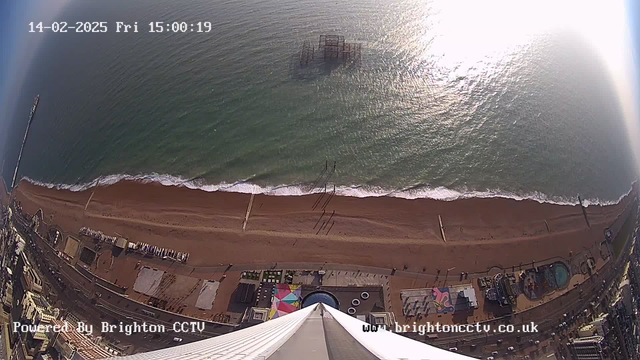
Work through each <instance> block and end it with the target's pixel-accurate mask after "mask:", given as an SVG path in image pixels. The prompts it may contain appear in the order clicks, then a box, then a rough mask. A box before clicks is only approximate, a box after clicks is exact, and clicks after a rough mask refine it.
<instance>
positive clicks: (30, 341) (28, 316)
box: [14, 291, 59, 358]
mask: <svg viewBox="0 0 640 360" xmlns="http://www.w3.org/2000/svg"><path fill="white" fill-rule="evenodd" d="M21 307H22V309H21V310H22V311H21V316H20V320H19V321H20V323H22V324H27V325H32V326H34V328H33V329H31V330H30V331H28V332H25V333H23V332H19V333H17V334H16V336H17V337H19V338H20V339H19V341H16V343H18V344H20V346H19V347H15V346H14V351H17V352H21V353H22V354H23V355H24V357H25V358H28V357H33V356H36V355H37V354H38V353H41V352H44V351H46V350H47V348H48V347H49V344H50V342H51V341H50V340H51V339H50V336H49V335H50V334H49V333H48V332H47V331H46V330H45V329H46V327H45V325H48V324H51V323H52V321H54V320H55V319H56V317H57V316H58V315H59V310H58V309H56V308H54V307H52V306H51V305H50V304H49V303H48V302H47V300H45V299H44V298H43V297H42V296H41V295H40V294H35V293H33V292H31V291H27V292H26V293H25V294H24V296H23V298H22V301H21ZM14 321H15V320H14ZM40 325H42V326H40ZM34 329H35V330H34Z"/></svg>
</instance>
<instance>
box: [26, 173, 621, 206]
mask: <svg viewBox="0 0 640 360" xmlns="http://www.w3.org/2000/svg"><path fill="white" fill-rule="evenodd" d="M22 180H26V181H28V182H30V183H32V184H34V185H38V186H43V187H47V188H50V189H65V190H70V191H83V190H87V189H90V188H92V187H93V186H95V185H96V184H97V183H99V184H100V186H107V185H113V184H115V183H118V182H120V181H136V182H140V183H159V184H162V185H164V186H182V187H186V188H189V189H200V190H204V191H207V192H214V191H226V192H237V193H245V194H267V195H274V196H300V195H307V194H314V193H319V192H322V191H323V190H324V189H319V188H316V189H308V186H305V185H302V184H294V185H278V186H268V187H265V186H260V185H257V184H253V183H250V182H248V181H238V182H235V183H225V182H223V183H219V184H207V183H205V182H204V181H202V180H200V179H195V180H193V179H185V178H182V177H179V176H173V175H166V174H157V173H152V174H148V175H127V174H114V175H107V176H102V177H100V178H98V179H95V180H93V181H91V182H88V183H82V184H51V183H45V182H41V181H37V180H33V179H31V178H29V177H26V176H25V177H23V178H22ZM327 190H329V188H327ZM630 192H631V189H629V191H628V192H627V193H625V194H623V195H622V196H620V198H619V199H618V200H617V201H603V200H600V199H583V204H584V205H585V206H589V205H613V204H617V203H618V202H620V201H621V200H622V199H623V198H624V197H625V196H627V195H628V194H629V193H630ZM336 194H337V195H342V196H351V197H359V198H363V197H380V196H390V197H397V198H403V199H423V198H428V199H435V200H443V201H453V200H457V199H469V198H505V199H514V200H534V201H537V202H539V203H549V204H558V205H576V204H577V203H578V201H577V198H575V197H560V196H548V195H546V194H543V193H541V192H531V193H526V194H516V193H511V192H505V191H501V190H489V191H473V190H469V191H467V190H453V189H448V188H445V187H436V188H428V187H421V186H416V187H412V188H410V189H400V190H389V189H385V188H382V187H373V186H362V185H358V186H356V185H353V186H337V187H336Z"/></svg>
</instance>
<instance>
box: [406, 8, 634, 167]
mask: <svg viewBox="0 0 640 360" xmlns="http://www.w3.org/2000/svg"><path fill="white" fill-rule="evenodd" d="M426 7H427V10H424V11H425V15H430V14H433V15H435V16H423V17H422V18H423V19H424V21H423V23H422V24H421V34H422V35H423V36H422V38H421V39H419V40H418V45H417V46H418V47H419V49H417V50H418V51H423V52H424V56H423V57H422V58H423V59H426V58H428V57H431V58H432V59H433V57H434V56H435V59H436V62H435V64H433V65H435V68H436V69H437V72H439V73H440V78H441V79H442V80H445V79H446V78H451V77H452V76H454V77H456V76H464V75H466V74H468V73H469V72H473V71H474V69H476V68H482V69H483V71H487V69H491V68H493V69H496V70H497V69H500V68H501V67H499V66H493V65H495V64H497V63H499V62H501V61H505V60H508V59H509V55H510V54H512V53H514V52H518V50H519V49H523V48H527V47H528V46H532V45H534V44H535V41H536V38H539V37H541V36H544V35H545V34H551V33H559V32H566V33H573V34H575V35H578V36H580V37H581V38H583V39H584V41H585V43H587V44H589V45H590V46H591V47H592V50H593V53H594V54H597V56H598V57H599V58H600V59H599V60H600V61H601V62H602V63H603V64H604V66H605V68H606V70H607V71H608V73H609V76H610V78H611V79H612V82H613V83H614V86H615V88H616V92H617V95H618V100H619V102H620V107H621V109H622V113H623V115H624V118H625V119H624V120H625V124H626V127H627V131H628V133H629V142H630V145H631V147H632V151H633V154H634V157H635V159H636V167H637V168H640V166H639V165H640V142H639V141H638V135H640V125H639V124H638V121H639V119H638V108H637V101H636V99H637V97H636V94H637V86H636V82H635V81H633V79H636V73H635V71H636V70H635V66H634V60H633V56H632V45H631V37H630V31H629V26H628V20H627V17H628V16H627V13H626V11H627V10H626V7H625V3H624V0H587V1H584V0H541V1H512V0H493V1H467V0H446V1H435V2H432V3H428V5H427V6H426ZM434 34H435V35H434ZM489 71H491V70H489ZM436 78H438V76H436Z"/></svg>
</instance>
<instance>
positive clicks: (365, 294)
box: [360, 291, 369, 300]
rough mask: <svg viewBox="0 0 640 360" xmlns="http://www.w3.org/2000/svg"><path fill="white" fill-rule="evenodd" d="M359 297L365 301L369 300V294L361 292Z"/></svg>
mask: <svg viewBox="0 0 640 360" xmlns="http://www.w3.org/2000/svg"><path fill="white" fill-rule="evenodd" d="M360 297H361V298H362V300H367V299H368V298H369V293H368V292H366V291H363V292H362V294H360Z"/></svg>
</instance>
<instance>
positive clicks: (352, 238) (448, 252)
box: [14, 181, 631, 273]
mask: <svg viewBox="0 0 640 360" xmlns="http://www.w3.org/2000/svg"><path fill="white" fill-rule="evenodd" d="M92 192H93V189H89V190H86V191H82V192H72V191H68V190H55V189H49V188H44V187H40V186H35V185H33V184H30V183H28V182H26V181H22V182H20V184H19V185H18V187H17V188H16V189H15V190H14V195H15V196H16V198H17V200H18V201H19V202H20V203H21V205H22V207H23V209H24V211H26V212H28V213H30V214H33V213H35V212H36V211H37V210H38V208H42V209H43V211H44V215H45V221H46V222H47V223H49V224H56V225H58V226H60V227H61V228H62V229H63V230H64V231H65V232H66V233H77V232H78V230H79V229H80V227H82V226H86V227H91V228H94V229H99V230H102V231H104V232H105V233H107V234H110V235H114V234H115V233H118V234H121V235H123V236H125V237H127V238H129V240H130V241H144V242H147V243H150V244H154V245H159V246H163V247H171V248H173V249H176V250H178V251H187V252H190V253H191V256H190V258H189V264H190V265H193V266H215V265H219V264H228V263H234V264H251V263H265V262H278V261H282V262H292V261H295V262H329V263H342V264H355V265H364V266H379V267H389V268H390V267H397V268H399V269H401V268H402V267H403V266H405V265H406V266H408V270H410V271H411V270H414V271H422V269H423V268H426V271H427V272H428V273H434V272H435V271H436V270H435V269H446V268H448V267H451V266H456V272H459V271H466V272H483V271H488V270H489V269H490V268H491V267H493V266H501V267H504V268H507V267H511V266H518V264H519V263H531V261H532V260H535V261H543V260H545V259H549V258H552V257H556V256H562V257H568V256H569V254H570V253H571V252H573V253H578V252H580V251H581V250H583V249H585V248H590V247H591V246H592V245H593V244H594V243H595V242H600V241H602V239H603V231H604V229H605V228H606V227H608V226H609V225H610V224H611V223H612V222H614V221H615V219H616V218H617V217H618V216H619V215H620V214H621V213H622V211H623V210H624V207H625V205H626V204H627V202H628V201H629V200H630V198H631V196H627V197H626V198H624V199H623V200H622V201H621V202H620V203H619V204H616V205H611V206H589V207H588V208H587V214H588V217H589V222H590V225H591V227H590V228H589V227H588V226H587V224H586V222H585V219H584V217H583V215H582V210H581V208H580V207H579V206H561V205H553V204H541V203H538V202H535V201H531V200H523V201H516V200H512V199H502V198H493V199H464V200H456V201H437V200H432V199H416V200H407V199H400V198H391V197H379V198H373V197H371V198H354V197H342V196H335V197H333V198H332V199H331V201H330V202H329V203H328V204H327V206H326V208H325V210H324V211H325V213H324V215H323V210H321V207H322V204H323V203H324V202H325V200H326V198H327V197H326V196H325V197H324V199H322V200H321V201H320V206H317V207H316V209H315V210H314V209H313V205H314V203H316V202H317V200H318V198H319V197H320V195H306V196H267V195H256V196H255V197H254V199H253V202H252V207H251V212H250V215H249V217H248V221H247V224H246V229H245V231H243V229H242V228H243V223H244V221H245V216H246V214H247V208H248V205H249V202H250V200H251V195H250V194H241V193H228V192H205V191H201V190H192V189H188V188H184V187H167V186H163V185H161V184H142V183H134V182H120V183H117V184H115V185H110V186H105V187H98V188H97V189H96V191H95V193H94V194H93V196H92ZM90 197H91V202H90V203H89V205H88V206H87V209H86V210H85V206H86V205H87V200H88V199H89V198H90ZM576 202H577V200H576ZM334 211H335V213H334ZM438 216H440V217H441V218H442V222H443V225H444V227H445V236H446V240H447V241H446V242H445V241H444V240H443V239H442V236H441V233H440V227H439V220H438ZM329 218H331V220H330V221H329ZM545 221H546V224H545ZM547 226H548V228H547ZM319 229H320V230H319ZM318 230H319V231H318Z"/></svg>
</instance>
